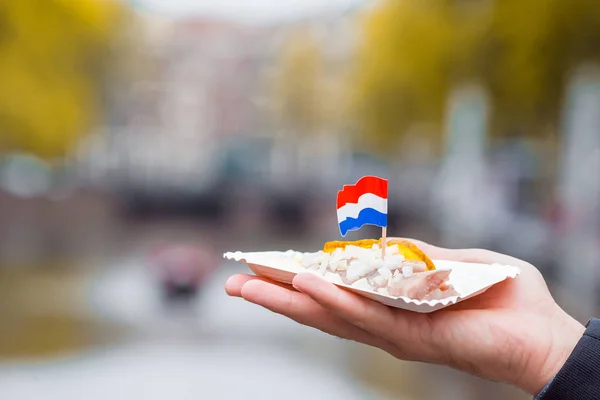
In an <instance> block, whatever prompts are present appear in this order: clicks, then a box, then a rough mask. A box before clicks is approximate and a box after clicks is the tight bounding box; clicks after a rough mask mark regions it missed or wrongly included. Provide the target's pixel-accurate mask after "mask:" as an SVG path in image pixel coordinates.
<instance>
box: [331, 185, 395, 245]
mask: <svg viewBox="0 0 600 400" xmlns="http://www.w3.org/2000/svg"><path fill="white" fill-rule="evenodd" d="M387 203H388V181H387V180H386V179H382V178H378V177H376V176H365V177H363V178H360V179H359V180H358V181H357V182H356V184H354V185H344V187H343V189H342V190H340V191H339V192H338V196H337V217H338V224H339V226H340V233H341V234H342V236H346V234H347V233H348V231H355V230H358V229H360V228H361V227H363V226H364V225H375V226H380V227H382V228H386V227H387V209H388V207H387V205H388V204H387Z"/></svg>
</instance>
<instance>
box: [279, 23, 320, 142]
mask: <svg viewBox="0 0 600 400" xmlns="http://www.w3.org/2000/svg"><path fill="white" fill-rule="evenodd" d="M321 68H322V54H321V51H320V49H319V47H318V43H316V41H315V40H314V38H313V37H312V36H311V34H310V32H309V31H307V30H304V29H301V28H299V29H296V30H294V31H293V32H291V33H290V35H289V37H288V38H287V40H286V41H285V42H284V45H283V48H282V51H281V53H280V55H279V60H278V62H277V66H276V78H275V81H274V85H275V97H276V99H277V104H278V107H277V111H278V113H277V116H276V118H277V123H278V125H279V126H280V127H281V128H283V129H284V130H285V131H290V132H291V133H292V134H293V135H300V134H314V133H315V132H316V130H317V129H318V128H319V126H320V125H321V124H322V122H323V117H324V116H323V112H322V111H323V97H322V91H321V87H322V86H321V77H322V75H321V74H322V70H321Z"/></svg>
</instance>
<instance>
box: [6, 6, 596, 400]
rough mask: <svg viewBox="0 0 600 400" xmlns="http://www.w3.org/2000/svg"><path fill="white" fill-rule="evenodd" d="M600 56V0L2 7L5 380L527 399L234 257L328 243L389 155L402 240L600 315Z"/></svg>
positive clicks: (133, 394) (253, 394)
mask: <svg viewBox="0 0 600 400" xmlns="http://www.w3.org/2000/svg"><path fill="white" fill-rule="evenodd" d="M599 63H600V8H598V7H597V4H596V2H595V1H594V0H570V1H568V2H567V1H560V0H502V1H499V0H496V1H492V0H469V1H467V0H388V1H385V0H381V1H376V0H371V1H361V0H335V1H333V0H328V1H325V0H310V1H308V0H304V1H283V0H254V1H251V2H248V1H243V0H202V1H194V0H169V1H167V0H129V1H126V0H121V1H118V0H18V1H17V0H12V1H9V0H3V1H0V326H1V328H0V398H2V399H19V400H21V399H34V398H35V399H37V398H40V396H43V397H44V398H48V399H61V400H62V399H68V398H80V397H81V393H85V395H84V396H85V398H86V399H108V398H110V399H132V398H143V399H148V400H152V399H164V398H174V399H192V398H193V399H198V398H200V399H204V398H209V399H239V398H243V399H265V398H267V399H271V398H272V399H287V400H291V399H301V398H302V399H305V398H317V399H344V400H351V399H399V400H428V399H439V398H441V397H442V396H443V398H444V399H446V400H452V399H461V400H463V399H466V400H469V399H481V398H484V397H485V398H486V399H488V400H494V399H528V398H530V396H528V395H526V394H524V393H521V392H519V391H517V390H515V389H513V388H510V387H507V386H506V385H502V384H499V383H491V382H484V381H482V380H479V379H476V378H473V377H470V376H467V375H465V374H462V373H458V372H454V371H451V370H449V369H446V368H441V367H434V366H427V365H422V364H416V363H413V364H409V363H403V362H399V361H397V360H394V359H392V358H391V357H390V356H387V355H385V354H384V353H382V352H380V351H377V350H374V349H370V348H366V347H363V346H358V345H355V344H352V343H345V342H343V341H341V340H337V339H335V338H331V337H328V336H326V335H324V334H321V333H320V332H313V331H311V330H310V329H308V328H304V327H301V326H299V325H297V324H295V323H293V322H290V321H287V320H285V319H283V318H281V317H277V316H275V315H272V314H271V313H269V312H267V311H265V310H262V309H259V308H258V307H254V306H251V305H249V304H244V303H243V302H242V301H241V300H239V299H232V298H228V297H227V296H226V295H225V293H224V291H223V284H224V282H225V280H226V279H227V277H228V276H229V275H231V274H233V273H236V272H243V271H246V269H245V268H244V266H243V265H237V264H234V263H228V262H224V261H223V259H222V253H223V252H224V251H229V250H232V251H233V250H242V251H243V250H287V249H296V250H302V251H315V250H316V249H319V248H321V246H322V244H323V242H325V241H327V240H335V239H337V238H338V237H339V232H338V228H337V225H336V216H335V212H334V201H335V195H336V192H337V190H338V189H339V188H340V187H341V185H343V184H348V183H352V182H354V181H355V180H356V179H358V178H359V177H361V176H363V175H367V174H374V175H379V176H382V177H385V178H387V179H389V181H390V204H389V208H390V210H389V212H390V222H389V224H390V227H389V232H390V234H392V235H395V236H407V237H414V238H418V239H421V240H425V241H430V242H432V243H436V244H439V245H443V246H448V247H485V248H488V249H492V250H496V251H500V252H504V253H508V254H511V255H513V256H516V257H519V258H523V259H525V260H527V261H529V262H531V263H533V264H534V265H536V266H537V267H538V268H539V269H540V270H541V271H542V272H543V274H544V276H545V277H546V279H547V280H548V284H549V286H550V288H551V290H552V292H553V293H554V295H555V296H556V297H557V299H558V301H559V302H560V304H561V305H562V306H564V307H565V308H566V309H567V310H568V311H569V312H570V313H572V314H573V315H574V316H576V317H577V318H578V319H579V320H580V321H582V322H585V321H586V320H587V318H589V317H591V316H594V315H596V316H597V315H598V312H599V308H600V307H599V305H598V298H597V297H598V293H599V285H598V284H599V283H600V279H599V276H598V275H597V270H598V268H597V265H598V264H599V261H600V253H599V246H598V245H599V244H600V232H599V228H600V220H599V216H600V213H599V211H600V210H599V207H600V180H599V178H598V173H599V171H600V158H599V157H600V64H599ZM378 234H379V233H378V232H377V231H376V230H370V229H369V228H364V229H362V230H361V231H359V232H354V233H353V234H351V235H350V236H351V238H350V239H351V240H352V239H358V238H363V237H378ZM466 340H468V339H466ZM76 393H77V394H76Z"/></svg>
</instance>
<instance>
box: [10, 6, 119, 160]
mask: <svg viewBox="0 0 600 400" xmlns="http://www.w3.org/2000/svg"><path fill="white" fill-rule="evenodd" d="M126 15H127V13H126V9H125V8H124V7H123V6H122V3H120V2H117V1H113V0H77V1H72V0H19V1H13V0H0V88H2V89H1V90H0V152H2V151H29V152H32V153H34V154H36V155H39V156H41V157H49V158H53V157H61V156H63V155H64V154H65V152H67V151H68V150H69V149H70V147H71V146H72V145H73V144H74V143H75V141H76V140H77V139H78V138H79V137H80V136H81V135H83V134H85V133H87V132H88V131H89V129H90V128H91V127H92V126H93V123H94V122H96V121H97V119H98V117H99V116H100V113H101V112H102V110H103V106H104V104H103V93H104V90H105V88H106V84H107V79H108V76H109V74H108V72H109V70H110V67H111V66H112V65H113V63H114V58H115V57H114V56H115V54H114V53H112V51H113V49H114V44H115V43H117V42H118V39H119V38H120V33H121V28H122V27H123V22H124V21H125V16H126Z"/></svg>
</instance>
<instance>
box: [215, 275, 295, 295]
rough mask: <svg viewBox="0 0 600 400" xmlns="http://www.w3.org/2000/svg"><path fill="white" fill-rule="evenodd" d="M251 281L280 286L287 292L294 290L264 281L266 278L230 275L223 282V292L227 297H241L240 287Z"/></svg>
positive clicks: (282, 284)
mask: <svg viewBox="0 0 600 400" xmlns="http://www.w3.org/2000/svg"><path fill="white" fill-rule="evenodd" d="M252 280H259V281H263V282H267V283H270V284H272V285H276V286H280V287H283V288H286V289H289V290H295V289H294V288H293V287H292V286H291V285H286V284H285V283H281V282H275V281H271V280H269V279H266V278H263V277H260V276H255V275H247V274H236V275H232V276H231V277H229V279H227V282H225V292H226V293H227V294H228V295H229V296H234V297H242V286H244V285H245V284H246V282H249V281H252Z"/></svg>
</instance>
